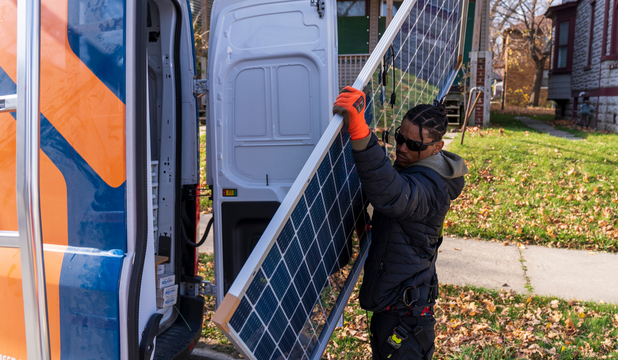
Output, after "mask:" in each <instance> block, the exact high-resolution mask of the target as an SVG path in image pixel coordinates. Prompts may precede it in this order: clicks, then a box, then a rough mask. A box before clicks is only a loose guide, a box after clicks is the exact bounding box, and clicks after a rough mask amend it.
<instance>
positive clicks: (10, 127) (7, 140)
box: [0, 113, 17, 292]
mask: <svg viewBox="0 0 618 360" xmlns="http://www.w3.org/2000/svg"><path fill="white" fill-rule="evenodd" d="M0 169H2V170H1V171H2V175H0V230H12V231H15V230H17V198H16V194H15V119H13V117H12V116H11V115H10V114H8V113H1V114H0ZM0 289H1V288H0ZM0 292H1V290H0Z"/></svg>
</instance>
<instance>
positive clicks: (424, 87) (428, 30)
mask: <svg viewBox="0 0 618 360" xmlns="http://www.w3.org/2000/svg"><path fill="white" fill-rule="evenodd" d="M461 5H462V1H461V0H418V1H416V2H415V4H414V5H413V6H412V8H411V9H410V11H409V13H408V14H407V16H406V17H405V19H404V20H403V23H402V24H401V26H400V27H399V28H398V30H397V33H396V36H395V38H394V39H393V41H392V42H391V43H390V44H389V45H390V46H388V47H387V48H386V51H385V52H384V55H383V57H382V63H381V64H379V65H378V67H377V68H376V69H375V70H374V72H373V75H372V76H371V79H370V80H369V82H368V83H367V84H366V85H365V87H364V89H363V90H364V92H365V96H366V99H367V109H366V111H365V120H366V121H367V124H369V127H370V128H373V129H375V132H376V133H377V134H380V135H382V134H383V133H385V134H386V133H388V134H389V135H390V136H388V137H387V138H384V139H385V140H387V141H386V142H387V144H386V146H387V149H388V151H389V155H390V157H391V159H392V160H394V156H395V154H394V151H395V147H394V145H395V138H394V133H395V129H396V128H397V127H398V126H400V125H401V120H402V119H403V117H404V115H405V114H406V112H407V111H408V110H409V109H411V108H413V107H414V106H416V105H418V104H432V103H433V101H434V100H436V98H437V97H438V93H439V91H440V90H441V89H442V88H446V89H448V88H450V86H451V83H452V81H453V79H452V75H453V72H454V71H456V70H457V69H456V65H457V58H458V50H459V37H460V31H459V30H460V29H459V27H460V25H461ZM393 94H394V95H395V96H393ZM393 99H394V101H392V100H393ZM379 138H380V139H383V138H382V136H379Z"/></svg>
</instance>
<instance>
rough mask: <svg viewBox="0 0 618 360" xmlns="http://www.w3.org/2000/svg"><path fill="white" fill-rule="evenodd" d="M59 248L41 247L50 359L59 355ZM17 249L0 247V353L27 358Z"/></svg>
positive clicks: (60, 253)
mask: <svg viewBox="0 0 618 360" xmlns="http://www.w3.org/2000/svg"><path fill="white" fill-rule="evenodd" d="M63 257H64V253H63V252H58V251H45V277H46V283H47V309H48V310H47V312H48V317H49V334H50V339H49V342H50V346H51V353H52V359H60V292H59V288H60V287H59V285H58V284H59V282H60V270H61V268H62V259H63ZM20 269H21V261H20V255H19V250H18V249H7V248H0V289H1V290H0V319H2V322H3V323H4V324H5V326H0V354H2V355H8V356H11V357H14V358H15V359H23V360H25V359H27V355H26V329H25V325H24V302H23V297H22V284H21V270H20Z"/></svg>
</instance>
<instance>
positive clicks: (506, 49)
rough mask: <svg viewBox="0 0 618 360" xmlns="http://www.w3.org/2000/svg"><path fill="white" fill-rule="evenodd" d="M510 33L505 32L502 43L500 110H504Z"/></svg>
mask: <svg viewBox="0 0 618 360" xmlns="http://www.w3.org/2000/svg"><path fill="white" fill-rule="evenodd" d="M510 34H511V33H510V32H507V33H506V39H505V40H504V44H503V45H502V53H503V54H504V74H503V75H502V105H501V106H500V108H501V110H504V99H505V98H506V72H507V69H508V68H509V40H510Z"/></svg>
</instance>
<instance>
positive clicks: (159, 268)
mask: <svg viewBox="0 0 618 360" xmlns="http://www.w3.org/2000/svg"><path fill="white" fill-rule="evenodd" d="M163 274H165V265H157V276H159V275H163Z"/></svg>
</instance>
